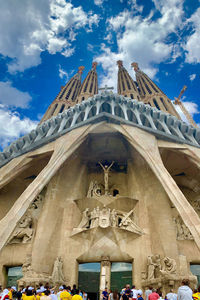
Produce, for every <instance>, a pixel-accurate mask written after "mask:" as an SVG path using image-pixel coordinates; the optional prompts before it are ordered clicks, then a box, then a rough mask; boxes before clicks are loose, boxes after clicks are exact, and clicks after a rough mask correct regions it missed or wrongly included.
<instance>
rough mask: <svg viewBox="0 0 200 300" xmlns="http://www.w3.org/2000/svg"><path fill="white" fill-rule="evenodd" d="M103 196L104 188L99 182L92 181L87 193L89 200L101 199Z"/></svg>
mask: <svg viewBox="0 0 200 300" xmlns="http://www.w3.org/2000/svg"><path fill="white" fill-rule="evenodd" d="M101 194H102V188H101V186H100V184H98V182H97V181H93V180H92V181H91V182H90V185H89V189H88V193H87V197H88V198H92V197H94V196H97V197H100V196H101Z"/></svg>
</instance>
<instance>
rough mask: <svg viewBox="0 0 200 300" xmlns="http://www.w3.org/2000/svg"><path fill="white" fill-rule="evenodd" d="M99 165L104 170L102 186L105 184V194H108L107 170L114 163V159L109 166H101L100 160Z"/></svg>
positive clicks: (108, 170)
mask: <svg viewBox="0 0 200 300" xmlns="http://www.w3.org/2000/svg"><path fill="white" fill-rule="evenodd" d="M99 164H100V166H101V167H102V169H103V171H104V186H105V195H109V185H108V180H109V172H110V169H111V167H112V166H113V164H114V161H113V162H112V163H111V164H110V166H107V165H105V166H103V165H102V164H101V163H100V162H99Z"/></svg>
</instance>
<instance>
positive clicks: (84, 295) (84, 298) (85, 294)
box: [83, 291, 88, 300]
mask: <svg viewBox="0 0 200 300" xmlns="http://www.w3.org/2000/svg"><path fill="white" fill-rule="evenodd" d="M87 296H88V295H87V293H86V292H84V291H83V300H87Z"/></svg>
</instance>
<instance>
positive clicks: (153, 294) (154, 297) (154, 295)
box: [148, 289, 160, 300]
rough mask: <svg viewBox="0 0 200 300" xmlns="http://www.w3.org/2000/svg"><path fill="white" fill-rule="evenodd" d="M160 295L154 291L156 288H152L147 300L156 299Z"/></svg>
mask: <svg viewBox="0 0 200 300" xmlns="http://www.w3.org/2000/svg"><path fill="white" fill-rule="evenodd" d="M159 298H160V296H159V295H158V294H157V293H156V289H153V290H152V293H151V294H150V295H149V297H148V299H149V300H158V299H159Z"/></svg>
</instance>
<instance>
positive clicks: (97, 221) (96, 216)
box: [93, 206, 100, 227]
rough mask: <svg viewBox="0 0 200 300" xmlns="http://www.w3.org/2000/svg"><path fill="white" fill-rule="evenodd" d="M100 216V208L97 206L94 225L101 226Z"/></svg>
mask: <svg viewBox="0 0 200 300" xmlns="http://www.w3.org/2000/svg"><path fill="white" fill-rule="evenodd" d="M99 216H100V210H99V207H98V206H97V208H96V211H95V218H94V223H93V224H94V227H97V226H99Z"/></svg>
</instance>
